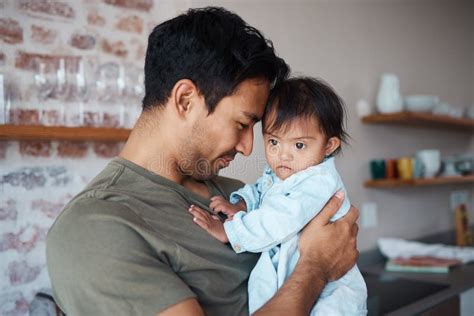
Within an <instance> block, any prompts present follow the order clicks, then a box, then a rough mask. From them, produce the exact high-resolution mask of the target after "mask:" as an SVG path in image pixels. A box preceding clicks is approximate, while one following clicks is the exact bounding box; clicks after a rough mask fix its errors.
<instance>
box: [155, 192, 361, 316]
mask: <svg viewBox="0 0 474 316" xmlns="http://www.w3.org/2000/svg"><path fill="white" fill-rule="evenodd" d="M337 195H339V194H338V193H337V194H336V196H335V197H332V198H331V199H330V200H329V202H328V203H327V204H326V206H325V207H324V208H323V210H322V211H321V212H320V213H319V214H318V215H317V216H316V217H315V218H314V219H313V220H312V221H311V222H309V223H308V225H306V227H305V228H304V230H303V232H302V234H301V236H300V241H299V250H300V259H299V261H298V264H297V265H296V268H295V271H293V273H292V275H291V277H290V278H289V279H288V281H287V282H285V283H284V284H283V286H282V287H281V288H280V290H279V291H278V292H277V294H276V295H275V296H274V297H273V298H272V299H271V300H270V301H268V302H267V303H266V304H265V305H264V306H263V307H262V308H261V309H260V310H258V311H257V312H256V313H255V314H254V315H260V316H261V315H308V314H309V312H310V310H311V308H312V307H313V305H314V303H315V302H316V300H317V299H318V297H319V294H320V293H321V291H322V290H323V288H324V286H325V285H326V283H327V282H328V281H332V280H336V279H338V278H340V277H341V276H342V275H344V274H345V273H346V272H347V271H349V270H350V268H352V267H353V266H354V264H355V263H356V260H357V256H358V255H359V253H358V251H357V249H356V237H357V231H358V226H357V224H356V220H357V218H358V217H359V211H358V210H357V209H356V208H354V207H351V209H350V211H349V212H348V213H347V214H346V215H345V216H344V217H343V218H341V219H339V220H338V221H336V222H333V223H331V222H330V221H329V220H330V218H331V217H332V216H333V215H334V214H335V213H336V212H337V211H338V210H339V207H340V206H341V204H342V201H343V199H344V196H343V195H342V196H341V195H339V196H337ZM158 315H159V316H178V315H203V311H202V309H201V307H200V306H199V303H198V302H197V300H196V299H189V300H185V301H182V302H180V303H178V304H176V305H173V306H171V307H170V308H168V309H166V310H165V311H163V312H162V313H160V314H158Z"/></svg>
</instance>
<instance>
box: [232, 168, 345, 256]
mask: <svg viewBox="0 0 474 316" xmlns="http://www.w3.org/2000/svg"><path fill="white" fill-rule="evenodd" d="M323 171H324V170H323ZM339 189H341V188H340V187H339V186H338V179H337V177H335V176H333V175H331V174H327V173H326V172H321V173H315V174H312V175H311V176H309V177H308V178H305V179H304V180H303V181H302V182H301V183H298V184H297V185H296V186H295V187H294V188H290V189H288V191H286V192H285V193H286V194H281V195H276V196H274V197H273V196H272V198H269V197H267V198H266V200H265V201H264V202H263V204H262V205H261V206H260V208H258V209H256V210H254V211H252V212H248V213H244V212H239V213H237V214H235V215H234V218H233V220H232V221H228V222H225V223H224V228H225V232H226V234H227V237H228V239H229V242H230V243H231V244H232V246H233V248H234V250H235V251H236V252H244V251H250V252H263V251H267V250H269V249H271V248H273V247H275V246H277V245H279V244H281V243H282V242H285V241H286V240H288V239H290V238H292V237H293V236H295V235H296V234H297V233H298V232H299V231H300V230H301V229H302V228H303V227H304V226H305V225H306V224H307V223H308V222H309V221H310V220H311V219H312V218H313V217H314V216H315V215H316V214H317V213H319V212H320V211H321V209H322V208H323V207H324V205H325V204H326V202H327V201H328V200H329V199H330V198H331V196H333V195H334V194H335V193H336V192H337V191H338V190H339ZM344 204H345V207H347V208H348V207H349V204H350V203H349V202H348V200H347V199H346V200H345V201H344Z"/></svg>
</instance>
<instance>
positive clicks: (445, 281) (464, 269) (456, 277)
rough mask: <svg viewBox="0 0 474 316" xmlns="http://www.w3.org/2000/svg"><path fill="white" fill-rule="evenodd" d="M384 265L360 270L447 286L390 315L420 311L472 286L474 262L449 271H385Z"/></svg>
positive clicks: (396, 315)
mask: <svg viewBox="0 0 474 316" xmlns="http://www.w3.org/2000/svg"><path fill="white" fill-rule="evenodd" d="M384 266H385V264H384V263H383V262H382V263H377V264H374V265H371V266H367V267H360V270H361V271H362V272H367V273H371V274H377V275H382V276H390V277H399V278H403V279H408V280H413V281H424V282H429V283H436V284H441V285H447V286H449V287H448V288H446V289H444V290H441V291H439V292H436V293H434V294H432V295H429V296H427V297H425V298H422V299H420V300H418V301H415V302H414V303H412V304H409V305H406V306H404V307H401V308H399V309H397V310H395V311H393V312H390V313H389V314H386V315H390V316H401V315H403V316H406V315H413V314H417V313H421V312H424V311H426V310H429V309H431V308H433V307H435V306H436V305H438V304H440V303H442V302H443V301H446V300H448V299H450V298H452V297H454V296H456V295H459V294H461V293H462V292H464V291H467V290H469V289H471V288H474V263H470V264H464V265H460V266H457V267H454V268H452V269H451V270H450V271H449V273H413V272H387V271H385V269H384ZM400 290H403V289H400ZM369 295H370V293H369Z"/></svg>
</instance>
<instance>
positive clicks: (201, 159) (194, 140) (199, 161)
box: [178, 124, 219, 181]
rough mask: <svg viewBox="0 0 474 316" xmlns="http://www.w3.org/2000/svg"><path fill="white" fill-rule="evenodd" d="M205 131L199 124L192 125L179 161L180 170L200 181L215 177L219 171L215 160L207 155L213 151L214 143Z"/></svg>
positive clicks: (184, 140)
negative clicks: (210, 141) (211, 159)
mask: <svg viewBox="0 0 474 316" xmlns="http://www.w3.org/2000/svg"><path fill="white" fill-rule="evenodd" d="M204 131H205V128H203V127H202V126H200V125H199V124H196V125H194V126H193V127H192V130H191V134H190V135H188V137H187V138H186V139H183V140H182V146H181V148H183V152H180V159H179V161H178V171H179V172H181V173H182V174H183V175H186V176H190V177H191V178H193V179H195V180H198V181H204V180H208V179H211V178H214V177H216V176H217V175H218V173H219V168H217V166H216V164H215V162H214V161H210V160H209V158H207V157H206V153H211V152H212V144H210V143H209V140H208V139H207V138H206V136H205V134H204Z"/></svg>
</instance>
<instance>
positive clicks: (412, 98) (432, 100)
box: [404, 95, 439, 112]
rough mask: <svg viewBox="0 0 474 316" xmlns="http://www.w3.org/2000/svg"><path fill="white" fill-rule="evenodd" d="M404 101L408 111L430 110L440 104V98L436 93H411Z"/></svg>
mask: <svg viewBox="0 0 474 316" xmlns="http://www.w3.org/2000/svg"><path fill="white" fill-rule="evenodd" d="M404 101H405V106H406V109H407V110H408V111H412V112H430V111H431V110H432V109H433V108H434V107H435V105H436V104H438V101H439V99H438V97H437V96H435V95H409V96H407V97H405V100H404Z"/></svg>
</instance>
